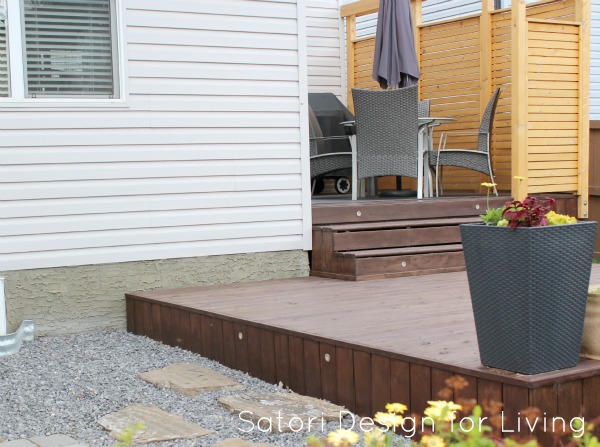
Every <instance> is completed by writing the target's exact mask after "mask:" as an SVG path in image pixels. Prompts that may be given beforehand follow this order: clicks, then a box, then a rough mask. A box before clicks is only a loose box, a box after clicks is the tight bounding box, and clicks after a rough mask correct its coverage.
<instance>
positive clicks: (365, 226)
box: [320, 217, 481, 232]
mask: <svg viewBox="0 0 600 447" xmlns="http://www.w3.org/2000/svg"><path fill="white" fill-rule="evenodd" d="M477 222H481V218H480V217H452V218H448V219H440V218H438V219H415V220H394V221H389V220H386V221H385V222H365V223H354V224H337V225H326V226H323V227H320V228H322V229H323V231H326V232H331V231H348V232H355V231H356V232H358V231H375V230H385V229H391V228H408V227H410V228H418V227H435V226H440V227H441V226H447V225H460V224H463V223H477Z"/></svg>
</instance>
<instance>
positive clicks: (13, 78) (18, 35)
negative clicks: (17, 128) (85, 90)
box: [0, 0, 128, 109]
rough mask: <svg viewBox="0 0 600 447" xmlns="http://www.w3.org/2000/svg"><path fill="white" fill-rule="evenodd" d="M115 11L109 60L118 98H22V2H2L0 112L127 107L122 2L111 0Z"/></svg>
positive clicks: (23, 92)
mask: <svg viewBox="0 0 600 447" xmlns="http://www.w3.org/2000/svg"><path fill="white" fill-rule="evenodd" d="M114 1H115V10H114V12H113V14H114V15H113V17H112V19H113V20H114V21H115V27H114V30H115V31H114V33H115V34H114V36H113V37H114V38H116V39H117V43H116V46H115V48H116V49H117V55H116V56H115V57H114V58H113V61H114V62H113V63H114V64H115V66H114V67H113V69H114V70H116V71H117V72H116V73H117V75H116V77H115V79H117V80H118V82H117V84H118V85H117V92H118V97H115V98H93V97H87V98H83V97H78V98H69V97H64V98H61V97H56V96H52V97H41V96H37V97H34V98H28V97H25V77H26V70H25V65H24V60H23V55H24V53H25V43H24V42H23V28H24V24H23V21H22V16H21V8H22V5H23V0H6V17H7V38H8V66H9V73H8V75H9V78H10V80H9V96H8V97H0V109H1V108H5V107H8V108H10V107H44V108H53V107H57V108H63V107H82V108H87V107H125V106H127V102H126V97H127V91H126V88H125V86H126V84H127V82H126V81H127V79H128V77H127V72H126V66H127V64H126V61H127V58H126V55H125V48H126V45H125V42H124V35H125V33H124V32H123V30H124V25H123V17H124V10H123V8H124V6H123V0H114Z"/></svg>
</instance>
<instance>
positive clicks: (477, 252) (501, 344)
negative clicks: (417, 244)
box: [460, 197, 597, 374]
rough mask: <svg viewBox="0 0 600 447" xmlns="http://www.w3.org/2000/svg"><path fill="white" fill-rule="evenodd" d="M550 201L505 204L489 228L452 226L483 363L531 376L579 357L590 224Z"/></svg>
mask: <svg viewBox="0 0 600 447" xmlns="http://www.w3.org/2000/svg"><path fill="white" fill-rule="evenodd" d="M553 205H554V200H553V199H537V198H534V197H527V198H526V199H524V200H523V201H511V202H507V203H506V206H505V207H504V209H503V210H502V219H500V220H499V221H498V222H497V224H496V226H493V225H489V224H488V225H481V224H466V225H461V227H460V230H461V237H462V242H463V248H464V253H465V263H466V266H467V275H468V279H469V288H470V291H471V300H472V304H473V313H474V317H475V325H476V329H477V340H478V342H479V353H480V357H481V362H482V364H484V365H486V366H490V367H494V368H500V369H505V370H509V371H516V372H519V373H523V374H537V373H541V372H546V371H553V370H557V369H562V368H569V367H573V366H576V365H577V363H578V361H579V351H580V346H581V337H582V330H583V321H584V315H585V306H586V298H587V288H588V284H589V277H590V272H591V263H592V255H593V247H594V240H595V237H596V225H597V224H596V222H579V223H577V222H576V220H575V219H573V218H571V217H569V216H564V215H560V214H556V213H554V212H552V211H551V208H552V206H553ZM492 213H495V214H497V210H496V211H493V210H488V212H487V213H486V216H487V215H489V214H492ZM484 220H485V219H484ZM486 223H487V222H486ZM568 223H572V224H571V225H569V224H568Z"/></svg>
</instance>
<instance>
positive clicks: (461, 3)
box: [423, 0, 481, 23]
mask: <svg viewBox="0 0 600 447" xmlns="http://www.w3.org/2000/svg"><path fill="white" fill-rule="evenodd" d="M480 12H481V0H427V1H425V2H424V3H423V23H427V22H438V21H440V20H446V19H451V18H453V17H459V16H468V15H471V14H478V13H480Z"/></svg>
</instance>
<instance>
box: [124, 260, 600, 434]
mask: <svg viewBox="0 0 600 447" xmlns="http://www.w3.org/2000/svg"><path fill="white" fill-rule="evenodd" d="M591 282H592V283H599V282H600V266H596V265H595V266H593V269H592V279H591ZM127 310H128V328H129V329H130V330H132V331H134V332H135V333H141V334H145V335H148V336H152V337H153V338H155V339H157V340H164V341H165V342H167V343H170V344H173V345H177V344H180V345H182V346H183V347H185V348H187V349H190V350H192V351H195V352H198V353H201V354H202V355H204V356H207V357H211V358H214V359H216V360H218V361H221V362H222V363H225V364H227V365H229V366H232V367H234V368H237V369H240V370H242V371H246V372H250V373H251V374H252V375H256V376H257V377H259V378H262V379H265V380H268V381H269V382H271V383H278V382H282V384H283V385H284V386H289V387H290V388H291V389H292V390H294V391H296V392H299V393H301V394H310V395H314V396H317V397H323V398H326V399H329V400H331V401H333V402H336V403H339V404H341V405H344V406H346V407H347V408H348V409H350V410H352V411H357V412H358V413H359V414H361V415H365V416H369V415H371V412H372V411H377V410H380V409H381V407H382V406H383V405H385V403H386V402H385V401H387V400H389V401H392V402H402V403H405V404H407V405H410V407H411V411H420V410H422V409H423V408H424V406H425V405H426V402H427V400H430V399H432V398H434V399H435V398H437V397H438V396H437V391H438V390H439V388H441V387H442V386H443V383H444V380H445V379H446V378H448V377H450V376H452V375H455V374H461V375H463V376H465V377H466V378H467V380H468V381H469V386H468V388H467V389H466V390H463V391H462V392H455V393H454V396H453V398H454V399H458V398H460V397H461V396H462V397H469V398H470V397H475V398H477V399H478V400H479V401H480V402H482V401H484V400H490V399H492V400H503V401H504V404H505V410H506V412H507V413H506V414H507V415H510V416H511V417H512V418H513V421H512V422H514V418H515V417H516V415H517V413H518V412H519V411H520V410H522V409H524V408H525V407H527V406H529V405H533V404H534V403H538V404H539V405H540V406H543V407H544V408H554V407H556V411H558V414H560V415H561V416H563V412H564V414H565V415H569V416H571V417H572V415H577V414H579V413H580V411H581V410H582V409H583V411H584V414H585V415H586V417H590V415H592V414H593V415H597V414H600V404H599V400H598V399H597V396H598V395H600V361H595V360H584V359H582V360H581V361H580V363H579V365H578V366H577V367H575V368H569V369H567V370H561V371H553V372H549V373H544V374H537V375H534V376H525V375H520V374H515V373H511V372H507V371H500V370H495V369H492V368H487V367H484V366H482V365H481V363H480V361H479V355H478V349H477V340H476V336H475V326H474V321H473V315H472V308H471V302H470V299H469V292H468V284H467V279H466V274H465V273H464V272H458V273H446V274H440V275H433V276H418V277H404V278H397V279H388V280H385V281H372V282H368V283H361V282H342V281H335V280H329V279H324V278H315V277H309V278H296V279H286V280H275V281H262V282H253V283H240V284H233V285H226V286H208V287H199V288H187V289H181V290H166V291H160V290H156V291H149V292H137V293H131V294H128V295H127ZM186 325H187V326H189V327H187V328H184V327H182V326H186ZM186 339H187V340H186ZM327 359H328V360H329V361H327ZM563 417H564V416H563ZM509 423H510V422H509ZM507 428H510V426H507Z"/></svg>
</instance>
